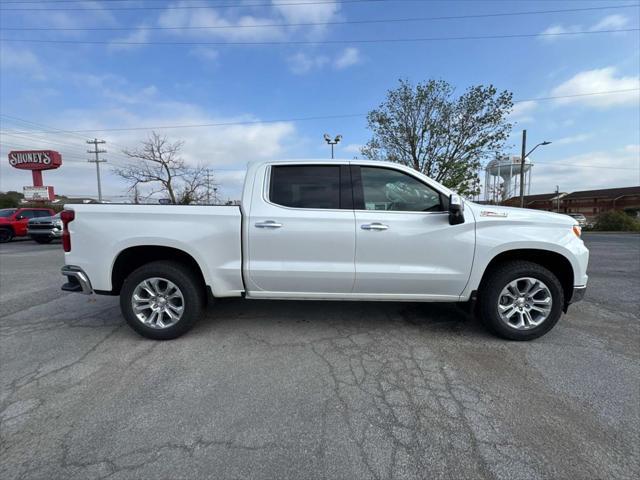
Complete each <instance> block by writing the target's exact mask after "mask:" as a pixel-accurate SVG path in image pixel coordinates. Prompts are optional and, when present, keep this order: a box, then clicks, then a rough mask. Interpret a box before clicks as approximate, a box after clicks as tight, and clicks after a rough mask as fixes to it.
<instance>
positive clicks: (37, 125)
mask: <svg viewBox="0 0 640 480" xmlns="http://www.w3.org/2000/svg"><path fill="white" fill-rule="evenodd" d="M0 117H5V118H8V119H10V120H14V121H17V122H20V123H24V124H26V125H34V126H36V127H42V128H46V129H47V130H48V131H37V130H29V131H22V132H20V131H17V132H15V131H10V132H8V133H10V134H16V133H17V134H20V133H23V134H34V133H47V134H52V133H63V134H65V135H68V136H74V137H76V138H79V139H81V140H82V141H83V142H84V141H85V137H84V136H82V135H79V134H78V133H76V132H73V131H70V130H61V129H59V128H55V127H51V126H49V125H45V124H43V123H37V122H33V121H30V120H25V119H23V118H19V117H14V116H12V115H7V114H6V113H0ZM110 143H111V145H115V146H116V147H119V148H121V149H123V150H124V149H126V148H127V147H125V146H124V145H120V144H117V143H115V142H113V141H110ZM123 158H124V157H123Z"/></svg>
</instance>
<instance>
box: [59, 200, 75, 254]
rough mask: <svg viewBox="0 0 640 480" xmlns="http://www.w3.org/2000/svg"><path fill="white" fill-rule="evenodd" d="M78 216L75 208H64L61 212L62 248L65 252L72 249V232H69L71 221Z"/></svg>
mask: <svg viewBox="0 0 640 480" xmlns="http://www.w3.org/2000/svg"><path fill="white" fill-rule="evenodd" d="M74 218H76V212H74V211H73V210H63V211H62V212H61V213H60V220H62V248H63V249H64V251H65V252H70V251H71V233H69V223H71V222H73V219H74Z"/></svg>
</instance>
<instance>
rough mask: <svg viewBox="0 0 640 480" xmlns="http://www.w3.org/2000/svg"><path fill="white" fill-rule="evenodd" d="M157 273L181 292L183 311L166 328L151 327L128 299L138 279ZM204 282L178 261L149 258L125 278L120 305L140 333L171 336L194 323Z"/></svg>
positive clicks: (160, 337) (201, 304) (202, 300)
mask: <svg viewBox="0 0 640 480" xmlns="http://www.w3.org/2000/svg"><path fill="white" fill-rule="evenodd" d="M153 277H160V278H164V279H167V280H169V281H171V282H173V283H174V284H175V285H176V286H177V287H178V288H179V289H180V291H181V292H182V296H183V298H184V303H183V307H184V311H183V313H182V316H181V318H180V320H178V322H177V323H175V324H173V325H171V326H168V327H166V328H161V329H158V328H152V327H150V326H147V325H145V324H144V323H143V322H142V321H140V320H138V318H137V317H136V315H135V313H134V311H133V305H132V304H131V300H132V297H133V293H134V291H135V289H136V287H137V286H138V285H139V284H140V282H142V281H144V280H146V279H149V278H153ZM204 288H205V287H204V285H202V282H201V281H200V280H199V279H198V277H197V276H196V275H195V274H194V273H193V272H192V271H191V270H189V269H188V268H186V267H184V266H183V265H181V264H180V263H177V262H171V261H156V262H151V263H148V264H146V265H143V266H142V267H140V268H138V269H136V270H134V271H133V272H132V273H131V274H130V275H129V276H128V277H127V278H126V279H125V281H124V284H123V285H122V289H121V290H120V309H121V311H122V315H123V316H124V318H125V320H126V321H127V323H128V324H129V326H130V327H131V328H133V329H134V330H135V331H136V332H138V333H139V334H140V335H142V336H143V337H147V338H151V339H153V340H171V339H173V338H177V337H179V336H181V335H183V334H185V333H186V332H187V331H189V330H190V329H191V327H193V325H194V324H195V322H196V321H197V320H198V319H199V318H200V316H201V313H202V310H203V307H204V304H205V298H206V297H205V295H204Z"/></svg>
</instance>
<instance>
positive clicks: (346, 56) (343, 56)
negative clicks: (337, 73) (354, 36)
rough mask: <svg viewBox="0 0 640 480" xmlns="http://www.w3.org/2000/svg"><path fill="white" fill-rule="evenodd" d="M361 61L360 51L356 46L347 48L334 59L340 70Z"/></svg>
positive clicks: (334, 63)
mask: <svg viewBox="0 0 640 480" xmlns="http://www.w3.org/2000/svg"><path fill="white" fill-rule="evenodd" d="M360 62H361V59H360V51H359V50H358V49H357V48H354V47H347V48H345V49H344V50H343V51H342V53H340V55H338V57H337V58H336V59H335V60H334V62H333V65H334V67H335V68H337V69H338V70H342V69H343V68H348V67H351V66H353V65H356V64H358V63H360Z"/></svg>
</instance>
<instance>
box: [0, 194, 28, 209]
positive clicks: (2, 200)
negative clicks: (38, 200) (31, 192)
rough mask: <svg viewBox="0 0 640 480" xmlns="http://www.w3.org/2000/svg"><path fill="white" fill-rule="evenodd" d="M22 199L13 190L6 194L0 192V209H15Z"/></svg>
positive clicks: (22, 196) (20, 195) (21, 196)
mask: <svg viewBox="0 0 640 480" xmlns="http://www.w3.org/2000/svg"><path fill="white" fill-rule="evenodd" d="M23 198H24V195H22V193H20V192H16V191H15V190H9V191H8V192H0V208H15V207H18V206H20V201H21V200H22V199H23Z"/></svg>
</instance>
